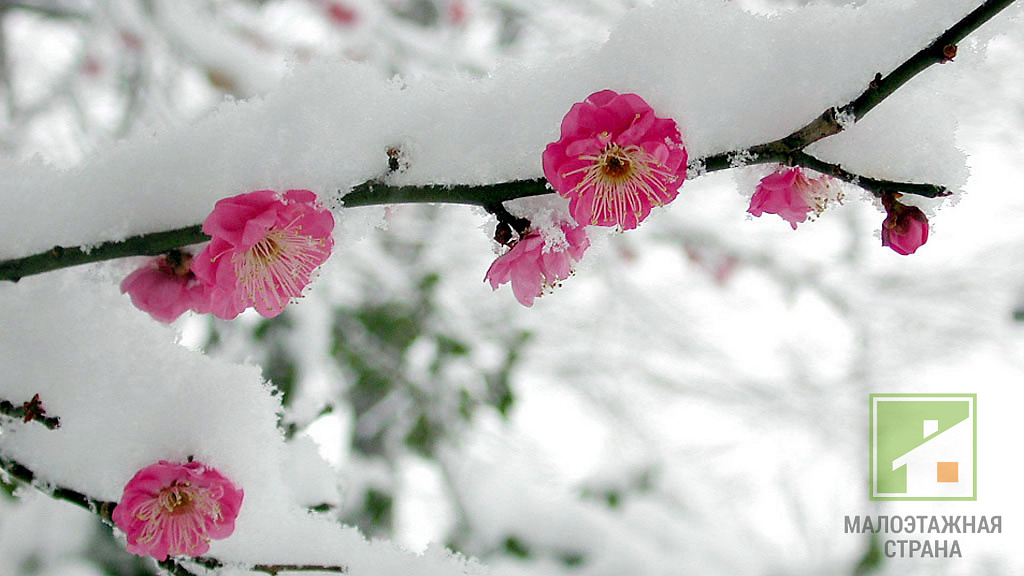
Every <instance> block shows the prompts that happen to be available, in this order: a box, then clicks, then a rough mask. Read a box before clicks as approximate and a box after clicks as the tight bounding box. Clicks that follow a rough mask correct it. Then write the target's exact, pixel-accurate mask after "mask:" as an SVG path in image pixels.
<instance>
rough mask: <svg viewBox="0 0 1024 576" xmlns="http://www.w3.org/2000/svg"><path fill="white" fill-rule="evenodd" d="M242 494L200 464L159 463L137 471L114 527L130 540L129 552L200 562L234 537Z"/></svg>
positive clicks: (120, 506) (210, 469)
mask: <svg viewBox="0 0 1024 576" xmlns="http://www.w3.org/2000/svg"><path fill="white" fill-rule="evenodd" d="M243 496H244V492H243V491H242V490H241V489H239V488H236V487H235V485H234V484H232V483H231V481H230V480H228V479H227V478H225V477H224V476H223V475H221V473H220V472H217V471H216V470H214V469H213V468H209V467H207V466H205V465H203V464H201V463H199V462H186V463H185V464H174V463H171V462H167V461H165V460H161V461H160V462H158V463H157V464H152V465H150V466H146V467H145V468H143V469H142V470H139V471H138V472H137V473H136V474H135V476H133V477H132V479H131V480H129V481H128V484H126V485H125V487H124V494H123V495H122V496H121V502H120V503H119V504H118V505H117V507H116V508H114V513H113V515H112V519H113V520H114V524H116V525H117V527H118V528H119V529H120V530H121V531H122V532H124V533H125V535H126V536H127V537H128V551H129V552H131V553H132V554H138V555H139V556H152V557H153V558H156V559H157V560H161V561H162V560H166V559H167V557H168V556H201V555H203V554H205V553H206V552H207V551H208V550H209V549H210V540H221V539H224V538H227V537H228V536H230V535H231V533H232V532H234V531H235V518H237V517H238V512H239V510H240V509H241V507H242V498H243Z"/></svg>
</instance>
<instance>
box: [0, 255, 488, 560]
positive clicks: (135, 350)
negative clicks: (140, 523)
mask: <svg viewBox="0 0 1024 576" xmlns="http://www.w3.org/2000/svg"><path fill="white" fill-rule="evenodd" d="M55 280H56V281H55ZM83 280H87V279H86V278H83V274H82V273H81V272H80V271H70V272H61V273H58V274H56V275H51V276H49V277H43V278H40V277H36V278H27V279H25V280H24V281H22V282H21V283H19V284H18V285H6V286H0V317H2V318H3V319H4V330H3V331H2V332H0V366H3V367H4V371H3V375H2V376H0V398H5V399H12V401H24V400H27V399H29V398H31V397H32V396H33V395H34V394H39V396H40V398H41V400H42V402H43V405H44V407H45V408H46V410H47V415H50V416H59V417H60V419H61V426H60V428H59V429H56V430H48V429H46V428H44V427H43V426H40V425H38V424H34V423H27V424H20V423H19V424H13V423H12V424H10V425H8V424H5V426H4V428H3V432H2V434H0V452H2V453H3V454H4V455H5V456H7V457H11V458H14V459H16V460H18V461H20V462H21V463H23V464H25V465H26V466H28V467H29V468H31V469H33V470H34V471H35V472H36V473H37V475H38V476H39V477H40V478H41V479H43V480H44V481H45V482H48V483H50V484H57V485H61V486H65V487H69V488H73V489H75V490H79V491H81V492H84V493H86V494H89V495H90V496H92V497H94V498H99V499H102V500H108V501H117V500H119V499H120V497H121V491H122V489H123V487H124V484H125V483H126V482H127V481H128V479H129V478H131V477H132V475H133V474H134V473H135V472H136V471H137V470H138V469H140V468H142V467H144V466H147V465H149V464H151V463H153V462H156V461H158V460H164V459H166V460H172V461H182V460H184V459H185V458H187V457H188V456H193V457H195V459H197V460H199V461H201V462H204V463H206V464H209V465H211V466H213V467H215V468H217V469H218V470H219V471H221V472H222V473H223V474H224V475H225V476H227V477H228V478H230V479H231V480H232V481H233V482H235V483H236V484H237V485H238V486H239V487H241V488H242V489H243V490H244V491H245V499H244V501H243V505H242V511H241V514H240V515H239V517H238V522H237V528H236V531H235V533H234V534H233V535H232V536H231V537H230V538H228V539H227V540H224V541H217V542H214V543H213V546H212V547H211V551H210V554H211V555H214V556H215V557H217V558H220V559H222V560H225V561H229V562H230V561H237V562H245V563H316V562H320V563H323V564H332V565H336V564H342V565H346V566H348V567H349V574H352V575H369V574H384V575H388V574H402V573H408V574H411V573H416V574H423V575H430V576H433V575H449V574H460V575H461V574H467V573H469V574H472V573H476V572H475V568H473V567H472V566H471V565H469V564H467V563H465V562H464V561H461V560H458V559H455V558H452V557H450V556H448V555H446V554H445V553H443V552H441V551H437V552H435V553H432V554H427V555H426V556H416V555H414V554H410V553H407V552H403V551H401V550H399V549H398V548H396V547H395V546H394V545H392V544H390V543H386V542H372V543H370V542H366V541H365V540H364V539H363V537H362V536H361V535H360V534H359V533H358V531H356V530H355V529H353V528H341V527H340V526H339V525H338V524H337V523H336V522H334V521H333V520H331V519H329V518H319V517H315V516H311V515H309V514H308V513H307V512H306V511H305V508H304V507H303V506H302V504H306V503H307V502H300V500H308V499H310V498H311V495H310V494H309V493H298V494H297V493H295V492H293V491H292V490H291V489H290V486H291V485H294V482H293V480H294V479H293V478H289V477H286V475H287V476H292V475H293V474H294V473H293V472H291V471H290V470H288V469H290V468H293V467H297V466H303V467H309V468H312V469H313V470H318V469H320V468H321V467H322V466H324V464H323V462H322V461H320V460H319V457H318V456H317V455H316V453H315V451H311V450H307V449H302V448H300V449H298V450H288V447H287V446H286V444H285V441H284V438H283V437H282V435H281V433H280V432H279V430H278V427H277V417H278V413H279V411H280V402H279V398H278V397H277V396H275V395H274V393H273V391H272V388H271V387H270V386H268V385H265V384H264V382H263V380H262V379H261V376H260V372H259V369H258V368H256V367H254V366H245V365H235V364H230V363H226V362H222V361H218V360H214V359H211V358H209V357H207V356H205V355H203V354H200V353H198V352H193V351H190V350H187V349H185V348H184V347H182V346H179V345H177V344H175V343H174V339H173V334H174V332H173V331H172V330H171V329H170V328H168V327H166V326H163V325H160V324H158V323H155V322H153V321H152V320H150V319H149V318H148V317H146V316H145V315H143V314H139V313H138V312H137V311H135V310H133V309H131V308H130V307H129V306H128V305H127V303H126V301H125V299H124V298H123V297H122V296H121V295H120V294H118V293H117V291H115V290H110V289H109V287H104V286H103V285H101V284H95V283H91V282H88V281H85V282H83ZM41 350H45V351H47V356H46V357H45V358H41V357H40V355H39V351H41ZM23 399H24V400H23ZM317 483H318V482H313V481H309V480H306V481H299V485H300V486H305V487H306V489H309V488H316V487H317ZM319 483H320V484H321V488H322V482H319ZM304 492H305V490H304Z"/></svg>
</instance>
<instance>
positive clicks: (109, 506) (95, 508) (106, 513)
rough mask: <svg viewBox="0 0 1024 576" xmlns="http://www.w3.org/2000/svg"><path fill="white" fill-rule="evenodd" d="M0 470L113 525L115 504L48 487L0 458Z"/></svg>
mask: <svg viewBox="0 0 1024 576" xmlns="http://www.w3.org/2000/svg"><path fill="white" fill-rule="evenodd" d="M0 469H2V470H3V471H5V472H7V474H9V475H10V476H11V477H12V478H14V479H15V480H19V481H21V482H24V483H25V484H28V485H30V486H33V487H35V488H37V489H38V490H40V491H41V492H43V493H45V494H47V495H49V496H50V497H51V498H56V499H57V500H64V501H65V502H71V503H72V504H74V505H76V506H79V507H81V508H84V509H86V510H88V511H89V512H92V513H93V514H96V515H97V516H99V517H100V518H101V519H103V521H104V522H105V523H107V524H109V525H113V523H114V522H113V520H111V515H112V514H113V513H114V507H115V506H117V502H107V501H105V500H99V499H96V498H93V497H91V496H88V495H86V494H83V493H81V492H79V491H78V490H73V489H71V488H65V487H63V486H53V485H48V484H46V483H44V482H40V481H39V479H38V478H36V475H35V472H33V471H32V470H30V469H29V468H28V467H26V466H24V465H23V464H21V463H19V462H16V461H14V460H9V459H7V458H3V457H0Z"/></svg>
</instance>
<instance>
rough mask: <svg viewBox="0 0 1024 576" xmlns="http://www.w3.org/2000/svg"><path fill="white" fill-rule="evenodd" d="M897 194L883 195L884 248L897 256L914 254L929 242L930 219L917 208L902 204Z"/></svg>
mask: <svg viewBox="0 0 1024 576" xmlns="http://www.w3.org/2000/svg"><path fill="white" fill-rule="evenodd" d="M897 196H898V195H896V194H883V195H882V205H883V206H884V207H885V211H886V216H885V220H884V221H883V222H882V246H888V247H889V248H892V249H893V251H895V252H896V253H897V254H903V255H904V256H906V255H908V254H913V253H914V252H917V249H918V248H920V247H921V246H922V245H924V243H925V242H927V241H928V217H927V216H925V215H924V212H922V211H921V209H920V208H918V207H917V206H907V205H905V204H900V203H899V202H898V201H897V200H896V198H897Z"/></svg>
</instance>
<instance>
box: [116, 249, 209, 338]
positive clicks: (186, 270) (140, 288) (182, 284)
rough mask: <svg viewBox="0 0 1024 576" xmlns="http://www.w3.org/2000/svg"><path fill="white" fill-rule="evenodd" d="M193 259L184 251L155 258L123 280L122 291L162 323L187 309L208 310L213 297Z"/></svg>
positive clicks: (173, 319)
mask: <svg viewBox="0 0 1024 576" xmlns="http://www.w3.org/2000/svg"><path fill="white" fill-rule="evenodd" d="M191 262H192V255H190V254H186V253H184V252H180V251H174V252H171V253H169V254H165V255H163V256H157V257H156V258H152V259H150V260H149V261H148V262H146V264H144V265H143V266H142V267H141V268H139V269H138V270H136V271H134V272H132V273H131V274H129V275H128V276H126V277H125V279H124V280H122V281H121V293H122V294H128V296H130V297H131V299H132V304H134V305H135V307H136V308H138V309H139V310H143V311H145V312H148V313H149V315H150V316H152V317H153V318H155V319H157V320H159V321H160V322H167V323H170V322H174V321H175V320H177V319H178V317H179V316H181V315H182V314H184V313H185V311H186V310H195V311H196V312H205V311H206V309H207V308H208V306H209V298H208V296H207V294H206V289H205V287H204V286H203V284H202V283H201V282H200V281H199V280H198V279H197V278H196V276H195V274H193V273H192V270H191V268H190V266H189V264H190V263H191Z"/></svg>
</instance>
